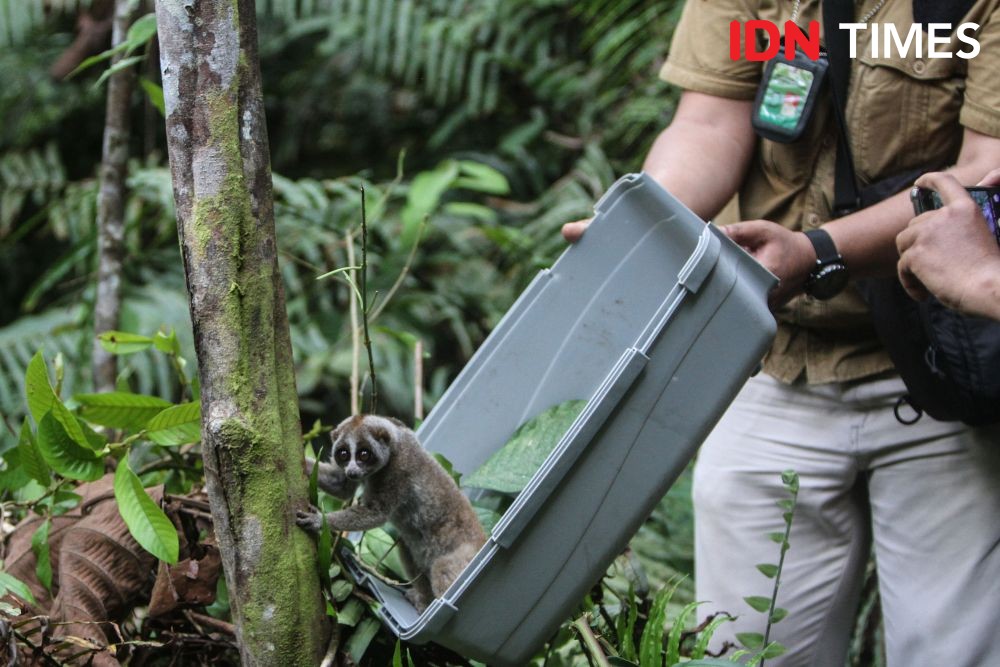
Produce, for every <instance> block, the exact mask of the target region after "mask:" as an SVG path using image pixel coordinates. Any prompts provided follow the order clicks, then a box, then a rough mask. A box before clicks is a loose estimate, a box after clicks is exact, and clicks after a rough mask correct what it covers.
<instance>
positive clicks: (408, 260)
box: [370, 217, 427, 322]
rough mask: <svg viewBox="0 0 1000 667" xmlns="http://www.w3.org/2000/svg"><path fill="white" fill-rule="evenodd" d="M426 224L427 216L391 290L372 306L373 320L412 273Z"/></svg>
mask: <svg viewBox="0 0 1000 667" xmlns="http://www.w3.org/2000/svg"><path fill="white" fill-rule="evenodd" d="M426 225H427V218H426V217H425V218H424V219H423V220H421V222H420V227H419V228H418V229H417V238H416V239H415V240H414V241H413V246H412V247H411V248H410V254H409V255H407V256H406V262H405V263H404V264H403V268H402V269H401V270H400V272H399V275H398V276H396V280H395V281H394V282H393V283H392V287H390V288H389V291H388V292H386V294H385V296H384V297H383V298H382V301H380V302H379V304H378V306H376V307H374V308H372V314H371V318H370V319H371V320H372V321H373V322H374V321H375V320H376V319H377V318H378V316H379V315H381V314H382V311H383V310H385V307H386V306H387V305H389V301H391V300H392V297H394V296H395V295H396V292H397V291H398V290H399V288H400V287H401V286H402V285H403V281H404V280H405V279H406V276H408V275H409V274H410V267H411V266H412V265H413V258H414V257H416V254H417V248H419V247H420V238H421V237H422V236H423V233H424V227H425V226H426Z"/></svg>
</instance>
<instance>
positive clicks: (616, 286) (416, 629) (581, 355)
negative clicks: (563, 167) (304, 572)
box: [352, 174, 776, 667]
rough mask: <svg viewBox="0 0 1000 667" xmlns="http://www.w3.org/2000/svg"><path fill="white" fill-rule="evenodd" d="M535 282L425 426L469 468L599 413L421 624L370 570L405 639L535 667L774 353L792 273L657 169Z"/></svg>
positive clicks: (565, 442) (608, 200)
mask: <svg viewBox="0 0 1000 667" xmlns="http://www.w3.org/2000/svg"><path fill="white" fill-rule="evenodd" d="M595 212H596V215H595V217H594V220H593V223H592V224H591V225H590V228H589V229H588V230H587V233H586V234H585V235H584V236H583V239H582V240H580V241H579V242H578V243H576V244H575V245H573V246H572V247H570V248H569V249H567V250H566V252H565V253H563V255H562V257H560V258H559V261H558V262H556V263H555V265H554V266H553V267H552V268H551V269H548V270H545V271H542V272H541V273H539V275H538V276H537V277H536V278H535V280H534V281H533V282H532V283H531V285H529V286H528V288H527V289H526V290H525V291H524V293H523V294H522V295H521V296H520V298H519V299H518V300H517V302H516V303H515V304H514V305H513V306H512V307H511V309H510V311H508V312H507V314H506V315H505V316H504V318H503V320H502V321H501V322H500V324H499V325H498V326H497V328H496V330H495V331H493V333H492V334H491V335H490V336H489V338H487V340H486V342H485V343H483V346H482V347H481V348H480V349H479V350H478V351H477V352H476V354H475V356H473V358H472V360H471V361H470V362H469V364H468V365H467V366H466V367H465V368H464V369H463V370H462V372H461V374H460V375H459V376H458V378H457V379H456V380H455V382H454V383H453V384H452V385H451V387H450V388H449V389H448V391H447V392H446V393H445V394H444V396H443V397H442V398H441V400H440V401H439V402H438V404H437V406H436V407H435V408H434V410H433V411H432V412H431V413H430V415H429V416H428V418H427V420H426V421H425V422H424V423H423V425H422V426H421V428H420V430H419V433H418V435H419V436H420V440H421V442H422V443H423V444H424V446H425V447H426V448H427V449H428V450H430V451H432V452H440V453H441V454H444V455H445V456H446V457H448V459H449V460H450V461H451V462H452V463H454V465H455V468H456V469H457V470H459V471H461V472H462V473H469V472H472V471H473V470H475V469H476V468H477V467H479V466H480V465H481V464H482V463H484V462H485V461H486V460H487V459H488V458H489V457H490V456H491V455H492V454H493V453H494V452H495V451H496V450H498V449H499V448H501V447H502V446H503V445H504V444H505V443H506V442H507V440H508V439H509V438H510V437H511V435H512V434H513V433H514V431H515V430H516V429H517V427H518V426H520V425H521V424H522V423H524V422H525V421H527V420H529V419H531V418H532V417H534V416H536V415H538V414H539V413H541V412H542V411H544V410H546V409H547V408H550V407H552V406H554V405H557V404H560V403H563V402H564V401H568V400H572V399H587V400H588V402H587V405H586V407H585V408H584V410H583V412H582V413H581V414H580V415H579V417H577V419H576V421H575V422H574V423H573V425H572V426H571V427H570V429H569V430H568V431H567V432H566V434H565V435H564V436H563V438H562V439H561V440H560V442H559V444H558V445H557V446H556V447H555V449H554V450H553V452H552V454H551V455H550V456H549V457H548V459H547V460H546V461H545V463H544V464H543V465H542V467H541V468H540V469H539V470H538V472H537V473H536V474H535V476H534V477H533V478H532V480H531V482H530V483H529V484H528V486H527V487H526V488H525V489H524V491H522V492H521V493H520V495H518V497H517V499H516V500H515V501H514V504H513V505H512V506H511V508H510V509H509V510H508V511H507V513H506V514H504V516H503V518H502V519H501V520H500V522H499V523H498V524H497V525H496V527H495V528H494V529H493V532H492V535H491V536H490V537H489V539H488V540H487V542H486V545H485V546H484V547H483V548H482V549H481V550H480V552H479V554H478V555H477V556H476V558H475V559H474V560H473V561H472V562H471V563H470V564H469V566H468V567H467V568H466V569H465V571H464V572H463V573H462V575H461V576H460V577H459V578H458V579H457V580H456V581H455V583H454V584H453V585H452V586H451V588H450V589H449V590H448V592H447V593H446V594H445V595H444V596H443V597H442V598H440V599H438V600H435V601H434V602H433V603H432V604H431V605H430V606H429V607H428V608H427V609H426V610H425V611H424V612H423V613H422V614H417V612H416V611H415V609H414V608H413V607H412V606H411V605H410V604H409V602H407V601H406V599H405V598H404V597H403V595H402V594H401V593H400V592H399V591H398V590H396V589H395V588H393V587H391V586H389V585H386V584H385V583H383V582H381V581H379V580H377V579H374V578H372V577H370V576H369V575H368V574H367V573H366V572H364V571H363V570H360V569H358V568H356V567H354V568H352V572H353V574H354V576H355V578H356V579H358V580H359V581H362V582H364V583H366V584H367V586H368V587H369V588H371V590H372V591H373V593H374V594H375V595H376V596H377V597H378V598H379V599H380V600H381V601H382V603H383V606H382V609H381V615H382V618H383V619H384V621H385V622H386V624H388V626H389V627H390V628H391V629H392V630H393V631H394V632H395V633H396V634H397V635H399V636H400V637H401V638H403V639H405V640H408V641H414V642H426V641H434V642H437V643H439V644H441V645H443V646H446V647H448V648H451V649H453V650H455V651H457V652H458V653H461V654H462V655H465V656H467V657H469V658H474V659H476V660H480V661H483V662H486V663H489V664H491V665H500V666H510V667H516V666H520V665H524V664H526V663H527V662H528V660H529V659H530V658H531V656H532V655H534V654H535V653H536V652H537V651H538V649H539V648H540V647H541V646H542V644H543V643H544V642H545V641H546V640H548V639H549V638H550V637H551V636H552V634H553V633H554V632H555V630H556V629H557V628H558V626H559V624H560V623H561V622H563V621H564V620H566V619H567V618H568V617H569V616H570V615H571V614H572V613H573V611H574V609H575V608H576V606H577V605H578V604H579V602H580V601H581V600H582V599H583V597H584V595H586V593H587V591H588V590H589V589H590V587H591V586H592V585H593V584H594V583H595V582H596V581H597V580H598V579H599V578H600V577H601V575H602V574H603V573H604V572H605V570H606V569H607V567H608V566H609V564H610V563H611V561H612V560H613V559H614V558H615V556H617V555H618V554H619V553H621V551H622V549H623V548H624V547H625V545H626V543H627V542H628V540H629V539H631V537H632V536H633V535H634V534H635V532H636V531H637V530H638V529H639V526H640V524H641V523H642V522H643V520H644V519H645V518H646V517H647V516H648V515H649V513H650V512H651V511H652V509H653V507H654V506H655V505H656V504H657V502H658V501H659V500H660V499H661V498H662V497H663V495H664V493H666V491H667V489H668V488H669V486H670V485H671V484H672V483H673V482H674V480H676V479H677V477H678V476H679V475H680V474H681V472H682V471H683V470H684V468H685V466H686V465H687V464H688V462H689V461H690V460H691V458H692V457H693V456H694V454H695V451H696V450H697V448H698V446H699V445H700V444H701V442H702V440H703V439H704V438H705V437H706V436H707V435H708V433H709V431H710V430H711V429H712V427H713V426H714V425H715V423H716V421H717V420H718V419H719V417H720V416H721V415H722V413H723V411H724V410H725V409H726V407H727V406H728V405H729V403H730V402H731V401H732V400H733V398H734V397H735V395H736V393H737V392H738V391H739V389H740V387H742V386H743V383H744V382H745V381H746V380H747V378H748V377H749V376H750V375H751V374H752V373H753V372H754V369H755V368H756V367H757V366H758V364H759V362H760V360H761V358H762V357H763V355H764V353H765V351H766V350H767V348H768V346H769V344H770V342H771V340H772V338H773V336H774V331H775V323H774V319H773V318H772V316H771V314H770V313H769V311H768V309H767V305H766V301H767V299H766V296H767V292H768V290H769V289H770V288H771V287H772V286H773V285H774V284H775V282H776V279H775V278H774V276H772V275H771V274H770V273H769V272H768V271H767V270H765V269H764V268H763V267H761V266H760V265H759V264H758V263H757V262H756V261H754V260H753V259H752V258H751V257H750V256H749V255H747V254H746V253H745V252H744V251H743V250H741V249H740V248H739V247H738V246H736V245H735V244H733V243H732V242H731V241H729V239H728V238H726V237H725V235H723V234H722V233H721V232H719V230H718V229H716V228H715V227H714V226H712V225H706V224H705V223H704V222H703V221H702V220H701V219H700V218H698V217H697V216H696V215H694V214H693V213H691V211H689V210H688V209H687V208H685V207H684V206H683V205H682V204H680V203H679V202H678V201H677V200H676V199H674V198H673V197H672V196H671V195H670V194H668V193H667V192H666V191H665V190H664V189H663V188H662V187H660V186H659V185H658V184H657V183H656V182H655V181H653V179H652V178H650V177H649V176H648V175H646V174H631V175H628V176H625V177H624V178H622V179H620V180H619V181H618V182H616V183H615V184H614V185H613V186H612V187H611V189H610V190H608V192H607V194H605V195H604V197H603V198H602V199H601V200H600V201H599V202H598V203H597V205H596V207H595Z"/></svg>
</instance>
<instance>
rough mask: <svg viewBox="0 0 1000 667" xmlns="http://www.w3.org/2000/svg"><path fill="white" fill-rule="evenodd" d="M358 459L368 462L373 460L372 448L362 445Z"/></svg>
mask: <svg viewBox="0 0 1000 667" xmlns="http://www.w3.org/2000/svg"><path fill="white" fill-rule="evenodd" d="M358 460H359V461H361V462H362V463H368V462H369V461H371V460H372V450H370V449H368V448H367V447H362V448H361V449H359V450H358Z"/></svg>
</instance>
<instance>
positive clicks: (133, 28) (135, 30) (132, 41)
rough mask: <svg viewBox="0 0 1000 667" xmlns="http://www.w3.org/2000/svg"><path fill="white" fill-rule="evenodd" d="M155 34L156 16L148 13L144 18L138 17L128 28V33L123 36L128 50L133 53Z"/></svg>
mask: <svg viewBox="0 0 1000 667" xmlns="http://www.w3.org/2000/svg"><path fill="white" fill-rule="evenodd" d="M155 34H156V14H154V13H152V12H150V13H149V14H146V15H145V16H140V17H139V18H137V19H136V20H135V21H134V22H133V23H132V25H130V26H129V29H128V32H127V33H126V34H125V43H126V44H127V45H128V50H129V51H135V50H136V49H138V48H139V47H140V46H142V45H143V44H145V43H146V42H148V41H149V40H150V39H152V37H153V35H155Z"/></svg>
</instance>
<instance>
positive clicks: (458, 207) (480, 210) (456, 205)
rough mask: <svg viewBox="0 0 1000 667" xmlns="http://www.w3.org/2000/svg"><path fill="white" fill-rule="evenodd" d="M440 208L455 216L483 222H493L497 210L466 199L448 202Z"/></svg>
mask: <svg viewBox="0 0 1000 667" xmlns="http://www.w3.org/2000/svg"><path fill="white" fill-rule="evenodd" d="M441 210H442V211H444V212H445V213H447V214H448V215H453V216H455V217H457V218H472V219H474V220H478V221H479V222H484V223H493V222H496V220H497V212H496V211H494V210H493V209H492V208H490V207H489V206H483V205H482V204H474V203H472V202H467V201H455V202H450V203H448V204H445V205H444V206H443V207H442V208H441Z"/></svg>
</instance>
